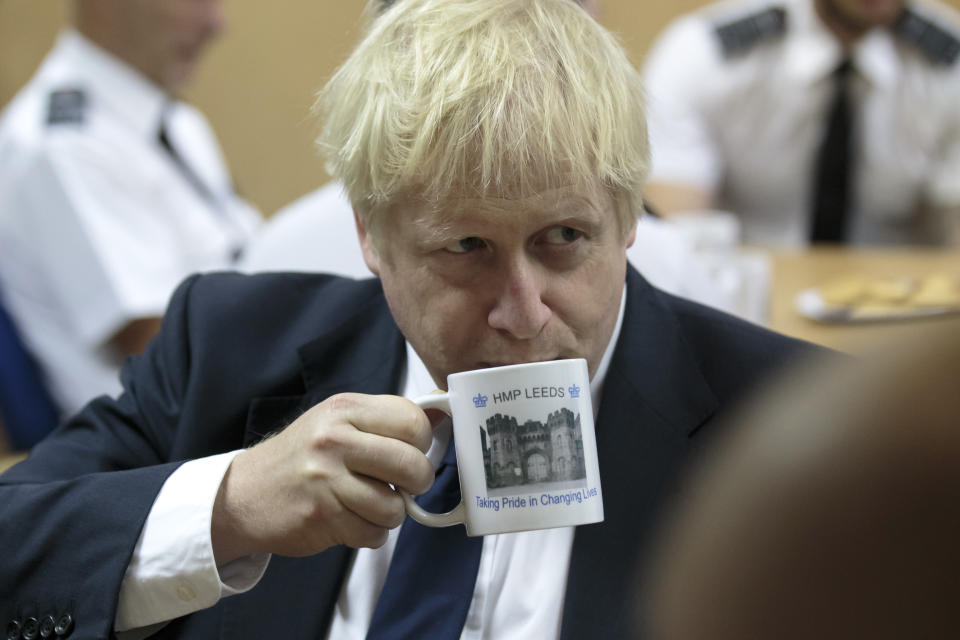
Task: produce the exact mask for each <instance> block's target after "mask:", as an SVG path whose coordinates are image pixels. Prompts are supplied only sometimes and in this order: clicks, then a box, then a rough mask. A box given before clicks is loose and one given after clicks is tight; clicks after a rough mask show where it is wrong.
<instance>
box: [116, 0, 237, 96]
mask: <svg viewBox="0 0 960 640" xmlns="http://www.w3.org/2000/svg"><path fill="white" fill-rule="evenodd" d="M117 11H119V12H121V20H122V23H123V25H124V27H125V29H126V32H127V37H126V38H125V39H124V42H125V45H124V48H125V49H126V51H125V52H122V55H123V57H124V58H126V59H127V61H128V62H130V63H131V64H132V65H133V66H135V67H137V68H138V69H140V71H142V72H143V73H144V74H145V75H147V77H149V78H150V79H151V80H153V81H154V82H155V83H157V84H158V85H160V86H161V87H163V88H164V89H166V90H167V91H169V92H171V93H176V92H177V91H178V90H179V89H180V87H182V86H183V84H184V83H185V82H186V81H187V79H188V78H189V76H190V74H191V73H192V72H193V70H194V68H195V67H196V65H197V62H198V61H199V60H200V57H201V55H202V54H203V52H204V49H205V48H206V45H207V44H208V43H209V42H210V41H211V40H212V39H213V38H214V37H215V36H217V35H218V34H219V33H220V32H221V31H222V30H223V28H224V26H225V24H226V22H225V19H224V15H223V7H222V4H221V0H122V1H121V2H119V3H118V5H117Z"/></svg>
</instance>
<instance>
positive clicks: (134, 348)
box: [107, 317, 161, 358]
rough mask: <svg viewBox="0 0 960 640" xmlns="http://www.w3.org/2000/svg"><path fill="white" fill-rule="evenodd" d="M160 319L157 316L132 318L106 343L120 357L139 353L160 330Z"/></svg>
mask: <svg viewBox="0 0 960 640" xmlns="http://www.w3.org/2000/svg"><path fill="white" fill-rule="evenodd" d="M160 320H161V319H160V318H159V317H150V318H137V319H136V320H132V321H130V322H128V323H127V324H126V325H125V326H124V327H123V328H122V329H120V330H119V331H117V332H116V333H115V334H113V337H111V338H110V340H109V341H108V343H107V344H108V346H109V347H110V349H111V350H112V351H113V352H114V353H115V354H117V355H118V356H120V357H121V358H123V357H126V356H132V355H139V354H141V353H143V350H144V349H146V348H147V344H148V343H149V342H150V340H151V339H153V337H154V336H155V335H157V333H159V332H160Z"/></svg>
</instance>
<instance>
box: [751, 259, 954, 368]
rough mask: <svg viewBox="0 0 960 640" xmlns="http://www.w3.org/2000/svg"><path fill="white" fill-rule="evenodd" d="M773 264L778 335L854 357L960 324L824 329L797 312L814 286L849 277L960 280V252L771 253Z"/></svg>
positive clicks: (904, 323)
mask: <svg viewBox="0 0 960 640" xmlns="http://www.w3.org/2000/svg"><path fill="white" fill-rule="evenodd" d="M769 255H770V258H771V262H772V265H773V276H772V291H771V295H770V316H769V322H768V325H769V326H770V328H771V329H773V330H774V331H779V332H780V333H785V334H787V335H791V336H795V337H798V338H802V339H804V340H809V341H810V342H816V343H818V344H823V345H826V346H828V347H832V348H834V349H838V350H840V351H846V352H848V353H864V352H866V351H869V350H873V349H878V348H882V346H883V344H884V343H888V342H889V341H890V340H896V339H898V338H899V337H902V336H904V335H910V334H911V333H913V332H920V331H924V329H925V328H929V327H931V326H933V325H934V324H939V323H942V322H945V321H954V322H955V321H957V319H958V317H960V316H957V315H950V316H942V317H939V318H927V319H923V320H901V321H895V322H877V323H859V324H824V323H819V322H815V321H813V320H808V319H807V318H804V317H803V316H801V315H800V314H798V313H797V312H796V311H795V310H794V306H793V305H794V297H795V296H796V295H797V293H798V292H800V291H802V290H803V289H807V288H809V287H814V286H817V285H821V284H824V283H825V282H827V281H829V280H832V279H834V278H836V277H837V276H843V275H864V276H868V277H871V278H873V277H876V278H895V277H898V276H907V277H923V276H926V275H930V274H933V273H947V274H950V275H953V276H956V277H958V278H960V251H957V250H955V249H926V248H904V249H852V248H832V247H831V248H812V249H804V250H796V251H783V250H773V251H770V252H769Z"/></svg>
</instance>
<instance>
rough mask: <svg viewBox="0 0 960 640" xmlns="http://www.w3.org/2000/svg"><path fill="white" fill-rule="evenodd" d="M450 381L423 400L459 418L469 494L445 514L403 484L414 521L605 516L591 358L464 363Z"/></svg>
mask: <svg viewBox="0 0 960 640" xmlns="http://www.w3.org/2000/svg"><path fill="white" fill-rule="evenodd" d="M447 388H448V389H449V391H448V392H447V393H443V394H432V395H428V396H423V397H420V398H417V399H416V400H415V401H414V402H416V403H417V404H418V405H420V406H421V407H423V408H424V409H439V410H441V411H444V412H446V413H447V414H448V415H450V416H451V418H452V420H453V434H454V439H455V443H456V453H457V467H458V470H459V475H460V492H461V496H462V498H461V501H460V504H459V505H457V506H456V507H455V508H454V509H453V510H452V511H449V512H447V513H442V514H437V513H430V512H428V511H425V510H424V509H423V508H422V507H420V505H419V504H417V503H416V502H415V501H414V500H413V498H412V497H411V496H410V495H409V494H408V493H406V492H405V491H401V494H402V495H403V499H404V502H405V503H406V508H407V512H408V513H409V514H410V516H411V517H413V519H414V520H416V521H417V522H420V523H422V524H425V525H427V526H431V527H447V526H450V525H454V524H460V523H463V524H464V526H465V527H466V529H467V535H470V536H482V535H488V534H492V533H508V532H512V531H527V530H531V529H548V528H551V527H566V526H572V525H580V524H588V523H591V522H601V521H602V520H603V494H602V493H601V491H600V468H599V465H598V462H597V444H596V437H595V435H594V429H593V409H592V406H591V401H590V378H589V375H588V373H587V362H586V360H584V359H582V358H581V359H576V360H552V361H548V362H533V363H529V364H517V365H510V366H505V367H493V368H490V369H479V370H476V371H464V372H462V373H455V374H452V375H450V376H448V377H447Z"/></svg>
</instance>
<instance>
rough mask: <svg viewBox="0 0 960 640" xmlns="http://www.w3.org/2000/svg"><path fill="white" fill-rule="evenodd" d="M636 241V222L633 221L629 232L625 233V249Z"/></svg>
mask: <svg viewBox="0 0 960 640" xmlns="http://www.w3.org/2000/svg"><path fill="white" fill-rule="evenodd" d="M636 239H637V221H636V220H634V221H633V224H632V225H630V230H629V231H627V245H626V246H627V249H629V248H630V247H632V246H633V243H634V242H635V241H636Z"/></svg>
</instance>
